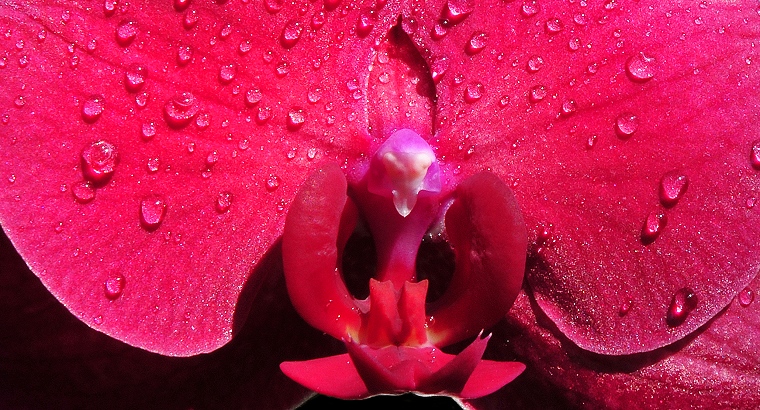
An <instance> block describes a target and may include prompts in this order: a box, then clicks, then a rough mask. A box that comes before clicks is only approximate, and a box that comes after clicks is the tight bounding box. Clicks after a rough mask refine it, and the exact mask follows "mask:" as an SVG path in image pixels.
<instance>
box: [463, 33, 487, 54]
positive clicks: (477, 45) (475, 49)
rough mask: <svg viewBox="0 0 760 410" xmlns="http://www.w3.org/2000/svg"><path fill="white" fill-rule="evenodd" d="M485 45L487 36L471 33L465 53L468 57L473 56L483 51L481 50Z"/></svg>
mask: <svg viewBox="0 0 760 410" xmlns="http://www.w3.org/2000/svg"><path fill="white" fill-rule="evenodd" d="M486 44H488V34H486V33H483V32H482V31H478V32H475V33H473V34H472V37H470V41H468V42H467V47H466V48H465V51H466V52H467V54H469V55H475V54H477V53H479V52H481V51H483V49H484V48H486Z"/></svg>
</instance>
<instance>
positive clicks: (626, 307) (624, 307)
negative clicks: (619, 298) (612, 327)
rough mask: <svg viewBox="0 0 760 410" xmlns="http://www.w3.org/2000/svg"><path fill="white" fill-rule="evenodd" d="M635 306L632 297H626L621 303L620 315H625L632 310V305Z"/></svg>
mask: <svg viewBox="0 0 760 410" xmlns="http://www.w3.org/2000/svg"><path fill="white" fill-rule="evenodd" d="M632 306H633V301H632V300H630V299H626V300H624V301H623V303H621V304H620V307H619V308H618V315H619V316H620V317H623V316H625V315H627V314H628V312H630V311H631V307H632Z"/></svg>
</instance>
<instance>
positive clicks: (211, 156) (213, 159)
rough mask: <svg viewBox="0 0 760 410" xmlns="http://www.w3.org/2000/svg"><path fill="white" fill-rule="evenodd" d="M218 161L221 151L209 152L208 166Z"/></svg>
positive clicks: (207, 157)
mask: <svg viewBox="0 0 760 410" xmlns="http://www.w3.org/2000/svg"><path fill="white" fill-rule="evenodd" d="M217 162H219V152H218V151H211V152H209V154H208V155H207V156H206V167H207V168H211V167H213V166H214V164H216V163H217Z"/></svg>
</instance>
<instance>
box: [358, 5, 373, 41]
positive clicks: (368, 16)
mask: <svg viewBox="0 0 760 410" xmlns="http://www.w3.org/2000/svg"><path fill="white" fill-rule="evenodd" d="M375 19H376V17H375V12H374V11H373V10H368V11H363V12H362V13H361V14H359V21H357V22H356V35H358V36H359V37H367V35H368V34H369V33H370V32H372V29H373V28H375Z"/></svg>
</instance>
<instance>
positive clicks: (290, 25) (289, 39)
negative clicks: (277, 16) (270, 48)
mask: <svg viewBox="0 0 760 410" xmlns="http://www.w3.org/2000/svg"><path fill="white" fill-rule="evenodd" d="M301 33H303V26H301V23H299V22H298V21H296V20H290V21H288V22H287V23H286V24H285V27H284V28H283V29H282V35H280V43H281V44H282V46H283V47H285V48H291V47H293V46H294V45H296V43H298V40H299V39H300V38H301Z"/></svg>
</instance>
